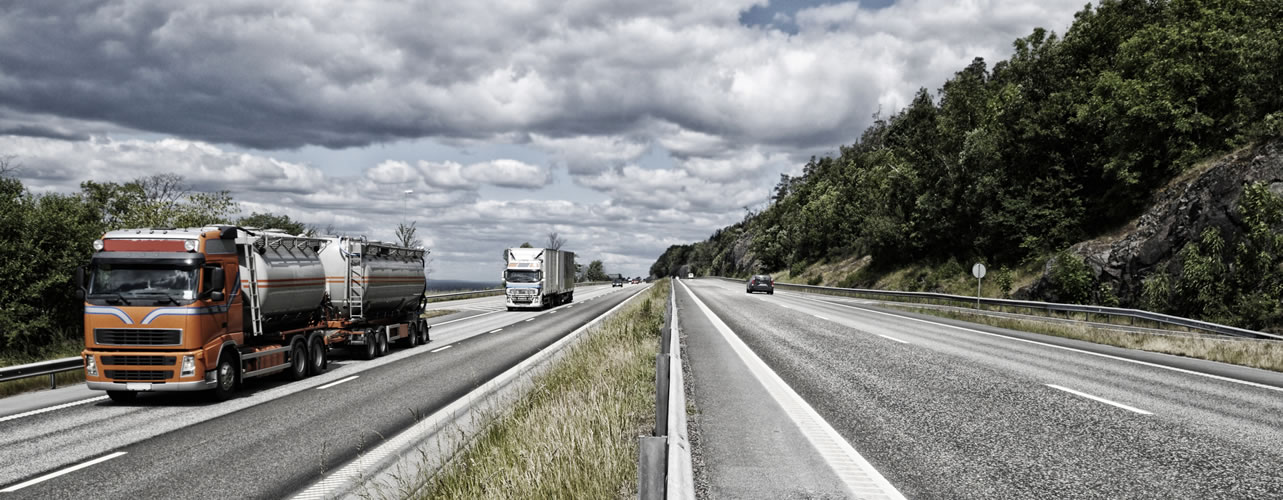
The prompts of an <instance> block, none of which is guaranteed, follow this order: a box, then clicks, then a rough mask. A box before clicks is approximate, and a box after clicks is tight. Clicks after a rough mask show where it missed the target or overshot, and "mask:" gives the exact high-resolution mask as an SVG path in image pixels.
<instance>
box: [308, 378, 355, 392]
mask: <svg viewBox="0 0 1283 500" xmlns="http://www.w3.org/2000/svg"><path fill="white" fill-rule="evenodd" d="M360 377H361V376H360V375H353V376H351V377H348V378H341V379H338V380H335V381H333V382H330V383H328V384H325V385H323V386H320V387H317V388H316V389H317V390H321V389H329V388H331V387H334V386H336V385H339V384H342V383H344V382H351V381H353V380H356V379H358V378H360Z"/></svg>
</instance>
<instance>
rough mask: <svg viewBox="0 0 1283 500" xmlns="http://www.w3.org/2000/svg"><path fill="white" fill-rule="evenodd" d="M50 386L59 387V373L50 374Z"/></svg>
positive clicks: (51, 387)
mask: <svg viewBox="0 0 1283 500" xmlns="http://www.w3.org/2000/svg"><path fill="white" fill-rule="evenodd" d="M49 388H50V389H57V388H58V374H57V373H50V374H49Z"/></svg>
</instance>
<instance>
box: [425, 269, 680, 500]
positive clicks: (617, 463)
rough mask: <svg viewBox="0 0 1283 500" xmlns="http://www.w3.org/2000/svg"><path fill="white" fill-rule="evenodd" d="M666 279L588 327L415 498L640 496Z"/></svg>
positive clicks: (652, 403)
mask: <svg viewBox="0 0 1283 500" xmlns="http://www.w3.org/2000/svg"><path fill="white" fill-rule="evenodd" d="M667 283H668V282H667V280H663V281H660V282H657V283H656V284H655V286H654V287H652V288H651V290H650V291H649V292H647V295H646V296H645V297H644V298H642V299H641V301H640V302H637V303H634V304H633V305H630V306H628V307H627V308H625V309H623V310H621V311H620V312H619V313H618V314H616V315H615V316H614V317H613V318H610V319H607V320H606V321H604V322H602V323H601V324H600V325H599V326H597V327H595V328H593V329H591V330H590V331H588V332H586V333H585V335H586V337H585V338H583V339H581V340H580V341H579V342H577V343H575V344H574V346H573V347H572V348H571V349H570V351H569V352H568V353H567V354H566V356H565V357H564V358H562V359H561V360H560V361H558V362H557V364H556V365H555V366H553V367H552V368H551V369H550V370H549V371H548V372H547V373H545V374H544V375H542V376H541V377H538V378H537V379H536V380H535V383H534V387H533V389H531V390H530V391H529V392H528V393H527V394H526V395H525V396H523V397H522V398H520V399H519V400H517V401H516V403H515V404H514V405H513V406H512V407H511V409H509V410H508V411H507V412H505V413H503V414H501V415H499V416H497V417H496V418H495V420H494V422H492V423H491V424H490V425H488V426H487V427H486V428H485V430H483V431H481V432H480V433H479V434H478V436H477V437H476V439H475V440H474V441H473V443H472V444H471V446H470V447H468V448H467V449H466V450H463V451H462V452H460V453H459V454H457V455H456V456H455V457H454V459H453V460H451V461H450V462H449V463H448V464H446V465H445V467H443V468H442V469H441V470H440V471H439V472H437V474H435V475H434V476H432V477H431V478H429V479H428V480H427V484H424V485H423V488H422V489H420V490H419V491H420V492H421V493H420V494H419V495H418V496H416V497H415V498H494V499H508V498H512V499H518V498H522V499H524V498H611V497H614V498H635V497H636V496H637V491H636V489H637V441H638V439H637V438H638V436H640V435H641V434H644V433H646V432H648V430H647V429H648V428H649V426H650V425H651V424H653V422H654V413H655V356H656V353H657V352H658V349H659V331H660V329H661V328H662V326H663V315H664V308H665V305H666V304H667V299H668V286H667Z"/></svg>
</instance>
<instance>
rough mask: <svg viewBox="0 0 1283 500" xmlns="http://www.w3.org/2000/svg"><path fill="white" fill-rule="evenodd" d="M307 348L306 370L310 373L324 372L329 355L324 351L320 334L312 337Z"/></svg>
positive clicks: (327, 364) (318, 373)
mask: <svg viewBox="0 0 1283 500" xmlns="http://www.w3.org/2000/svg"><path fill="white" fill-rule="evenodd" d="M309 344H310V345H309V346H308V349H307V359H308V363H307V371H308V373H309V374H311V375H320V374H322V373H325V368H326V367H328V366H329V364H330V355H329V353H328V352H326V349H325V342H324V341H322V340H321V336H320V335H315V336H313V337H312V341H311V342H309Z"/></svg>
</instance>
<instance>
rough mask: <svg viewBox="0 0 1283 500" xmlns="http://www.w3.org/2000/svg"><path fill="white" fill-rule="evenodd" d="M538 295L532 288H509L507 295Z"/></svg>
mask: <svg viewBox="0 0 1283 500" xmlns="http://www.w3.org/2000/svg"><path fill="white" fill-rule="evenodd" d="M536 293H539V291H538V290H535V289H534V288H509V289H508V295H534V294H536Z"/></svg>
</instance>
